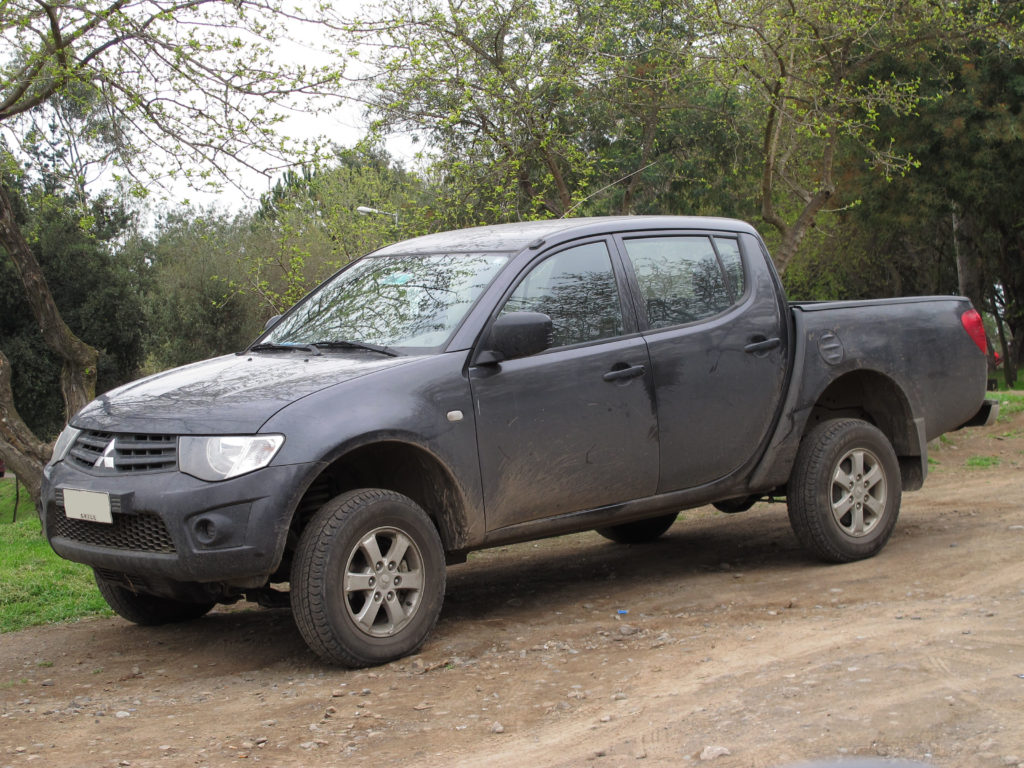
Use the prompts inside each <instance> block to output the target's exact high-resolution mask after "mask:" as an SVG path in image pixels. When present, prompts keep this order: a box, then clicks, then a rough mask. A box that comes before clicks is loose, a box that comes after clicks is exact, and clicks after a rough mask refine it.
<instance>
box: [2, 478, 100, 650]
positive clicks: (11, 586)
mask: <svg viewBox="0 0 1024 768" xmlns="http://www.w3.org/2000/svg"><path fill="white" fill-rule="evenodd" d="M26 495H27V494H25V492H24V489H22V497H23V498H24V497H25V496H26ZM13 513H14V483H13V481H11V480H0V521H4V524H0V584H2V585H3V588H2V589H0V632H13V631H15V630H18V629H24V628H25V627H31V626H35V625H37V624H50V623H53V622H57V621H69V620H71V619H78V618H81V617H83V616H94V615H100V614H102V615H110V609H109V608H107V604H106V603H105V602H104V601H103V598H102V597H100V593H99V591H98V590H97V589H96V584H95V582H94V581H93V578H92V569H90V568H88V567H86V566H84V565H81V564H80V563H72V562H69V561H67V560H62V559H61V558H59V557H57V555H55V554H54V553H53V550H52V549H50V545H49V544H48V543H47V541H46V539H44V538H43V535H42V530H41V528H40V525H39V518H38V517H36V512H35V508H34V507H33V506H32V504H31V502H29V503H28V504H27V505H26V504H22V505H21V506H19V508H18V520H17V522H14V523H12V522H10V520H11V518H12V516H13Z"/></svg>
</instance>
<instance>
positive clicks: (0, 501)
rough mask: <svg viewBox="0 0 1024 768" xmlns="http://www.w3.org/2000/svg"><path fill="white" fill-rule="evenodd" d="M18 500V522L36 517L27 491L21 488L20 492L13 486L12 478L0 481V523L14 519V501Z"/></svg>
mask: <svg viewBox="0 0 1024 768" xmlns="http://www.w3.org/2000/svg"><path fill="white" fill-rule="evenodd" d="M15 498H17V500H18V516H17V519H18V520H27V519H28V518H30V517H35V516H36V508H35V506H34V505H33V504H32V499H31V497H30V496H29V495H28V491H26V490H25V487H24V486H22V487H21V490H20V492H19V491H18V489H17V488H16V487H15V485H14V478H13V477H5V478H4V479H2V480H0V523H9V522H11V521H12V520H13V519H14V500H15Z"/></svg>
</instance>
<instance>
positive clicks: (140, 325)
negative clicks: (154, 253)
mask: <svg viewBox="0 0 1024 768" xmlns="http://www.w3.org/2000/svg"><path fill="white" fill-rule="evenodd" d="M9 194H10V195H11V196H12V199H13V201H14V202H15V205H16V207H17V210H18V217H19V223H20V226H21V229H22V231H23V232H24V233H25V234H26V236H27V239H28V241H29V243H30V247H31V248H32V252H33V255H34V256H35V257H36V258H37V260H38V261H39V264H40V267H41V268H42V270H43V273H44V276H45V277H46V280H47V284H48V285H49V287H50V289H51V291H52V292H53V294H54V299H55V301H56V302H57V303H58V304H59V305H60V307H61V309H62V312H63V315H64V316H65V317H67V318H68V322H69V323H70V324H71V325H73V326H74V327H75V328H77V329H79V331H80V333H81V334H82V338H83V339H84V340H85V341H86V342H87V343H89V344H90V345H92V346H94V347H96V349H97V350H98V353H99V360H100V366H99V370H98V373H97V375H98V384H99V386H101V387H103V388H104V389H110V388H112V387H115V386H117V385H119V384H122V383H124V382H125V381H127V380H128V379H129V378H131V377H132V376H133V375H134V373H135V372H136V370H137V369H138V366H139V364H140V363H141V361H142V340H143V333H144V322H143V317H142V315H143V312H142V305H141V301H140V299H139V294H140V292H141V287H142V284H143V282H144V280H145V269H144V265H142V264H141V263H140V262H137V261H135V262H133V261H130V260H129V259H128V258H126V256H127V255H126V254H124V253H123V252H122V251H121V249H119V248H118V247H117V246H118V244H119V241H120V239H121V238H122V237H123V236H124V233H125V232H126V230H128V229H129V228H130V227H132V225H133V221H132V217H131V216H130V215H129V214H128V213H127V212H126V211H125V210H124V208H123V206H121V205H119V204H117V203H114V202H113V201H111V200H110V199H109V198H107V197H100V198H97V199H95V200H91V201H89V205H88V212H89V215H88V216H87V217H86V219H85V220H83V217H82V215H81V213H80V212H79V210H78V206H77V204H76V203H77V201H76V200H73V199H72V200H69V198H68V195H67V194H66V193H62V192H61V190H56V191H50V190H48V189H47V188H46V185H44V184H33V185H32V186H31V187H29V188H28V189H25V190H14V189H12V190H9ZM17 284H18V278H17V275H16V273H15V271H14V266H13V264H11V263H10V262H9V261H7V260H0V285H5V286H16V285H17ZM0 338H2V339H3V346H4V348H5V350H6V352H5V353H6V354H7V356H8V358H9V359H10V361H11V366H12V381H11V385H12V389H13V392H14V395H15V396H16V397H17V401H18V403H19V406H20V412H21V414H22V415H23V416H24V418H25V421H26V423H27V424H28V425H29V426H30V427H31V429H32V431H33V432H34V433H35V434H37V435H40V436H43V437H44V438H46V439H52V438H53V437H55V436H56V434H57V433H58V432H59V431H60V429H61V427H62V426H63V425H64V412H63V408H62V407H61V398H60V381H59V374H60V362H59V360H57V359H56V358H55V356H54V355H53V353H52V352H50V351H49V350H48V349H47V347H46V345H45V344H44V343H43V340H42V337H41V333H40V331H39V327H38V325H37V324H36V323H35V320H34V318H33V317H32V313H31V310H30V309H29V307H28V305H27V302H26V299H25V297H24V295H23V294H22V293H21V292H20V291H14V290H5V291H2V292H0Z"/></svg>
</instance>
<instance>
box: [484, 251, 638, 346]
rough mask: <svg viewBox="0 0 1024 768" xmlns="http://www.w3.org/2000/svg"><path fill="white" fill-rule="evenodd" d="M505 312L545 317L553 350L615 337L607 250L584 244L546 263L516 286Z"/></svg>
mask: <svg viewBox="0 0 1024 768" xmlns="http://www.w3.org/2000/svg"><path fill="white" fill-rule="evenodd" d="M507 312H543V313H544V314H545V315H548V316H549V317H550V318H551V321H552V324H553V325H554V344H553V346H556V347H561V346H565V345H567V344H580V343H583V342H586V341H594V340H595V339H605V338H608V337H611V336H618V335H620V334H621V333H622V332H623V324H622V308H621V306H620V305H619V291H618V287H617V286H616V283H615V274H614V272H613V271H612V263H611V258H610V257H609V255H608V248H607V246H606V245H605V244H604V243H588V244H587V245H580V246H577V247H575V248H570V249H569V250H566V251H562V252H560V253H556V254H555V255H554V256H551V257H550V258H548V259H545V260H544V261H542V262H541V263H540V264H538V265H537V266H536V267H534V268H533V269H532V270H530V272H529V273H528V274H527V275H526V277H524V278H523V281H522V282H521V283H520V284H519V285H518V286H517V287H516V289H515V291H514V292H513V293H512V295H511V296H510V297H509V299H508V302H506V304H505V307H504V308H503V309H502V313H507Z"/></svg>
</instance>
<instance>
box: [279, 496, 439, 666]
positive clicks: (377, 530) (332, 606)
mask: <svg viewBox="0 0 1024 768" xmlns="http://www.w3.org/2000/svg"><path fill="white" fill-rule="evenodd" d="M444 586H445V562H444V548H443V546H442V544H441V537H440V536H439V535H438V533H437V529H436V528H435V527H434V524H433V522H432V521H431V520H430V518H429V517H428V516H427V514H426V513H425V512H424V511H423V510H422V509H421V508H420V507H419V506H418V505H417V504H416V503H415V502H414V501H412V499H409V498H408V497H406V496H403V495H402V494H399V493H395V492H393V491H385V490H380V489H363V490H358V491H350V492H348V493H343V494H341V495H340V496H337V497H336V498H334V499H332V500H331V501H329V502H327V504H325V505H324V506H323V507H322V508H321V509H320V511H319V512H318V513H317V514H316V516H315V517H314V518H313V520H312V521H310V523H309V525H308V526H307V527H306V530H305V531H303V533H302V537H301V539H300V541H299V546H298V550H297V551H296V553H295V561H294V563H293V565H292V580H291V598H292V613H293V615H294V616H295V623H296V625H297V626H298V628H299V632H301V633H302V636H303V638H305V640H306V643H307V644H308V645H309V647H310V648H311V649H312V650H313V651H314V652H316V653H317V654H318V655H319V656H321V657H322V658H323V659H325V660H326V661H329V662H332V663H336V664H344V665H346V666H350V667H365V666H369V665H372V664H383V663H385V662H388V661H393V660H394V659H398V658H401V657H402V656H405V655H407V654H410V653H413V652H414V651H416V650H417V649H418V648H419V647H420V646H421V645H422V644H423V641H424V640H425V639H426V637H427V634H428V633H429V632H430V630H431V629H432V628H433V626H434V624H435V623H436V622H437V618H438V616H439V615H440V612H441V603H442V601H443V600H444Z"/></svg>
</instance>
